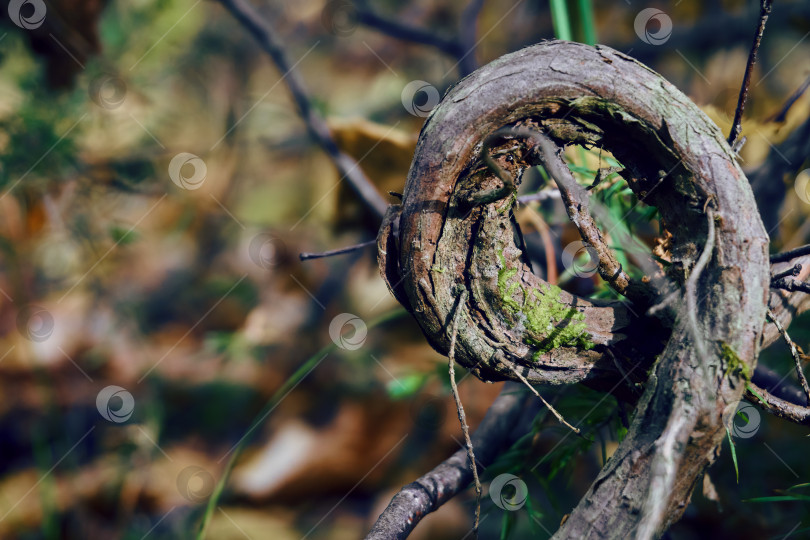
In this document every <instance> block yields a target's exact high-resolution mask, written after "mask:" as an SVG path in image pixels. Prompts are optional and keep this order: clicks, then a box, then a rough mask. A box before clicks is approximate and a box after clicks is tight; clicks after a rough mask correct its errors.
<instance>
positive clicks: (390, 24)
mask: <svg viewBox="0 0 810 540" xmlns="http://www.w3.org/2000/svg"><path fill="white" fill-rule="evenodd" d="M483 5H484V0H470V3H469V4H467V6H466V7H465V8H464V11H463V12H462V14H461V17H460V18H459V27H458V36H457V37H456V38H444V37H441V36H438V35H436V32H434V31H432V30H426V29H424V28H420V27H418V26H413V25H409V24H405V23H401V22H399V21H397V20H394V19H389V18H387V17H383V16H382V15H379V14H378V13H376V12H375V11H373V10H372V9H371V8H370V7H369V5H368V2H367V1H366V0H355V16H356V18H357V22H359V23H361V24H364V25H365V26H368V27H369V28H373V29H375V30H377V31H379V32H382V33H383V34H386V35H388V36H390V37H392V38H394V39H400V40H402V41H409V42H411V43H419V44H421V45H427V46H429V47H435V48H436V49H438V50H439V51H441V52H442V53H444V54H446V55H448V56H452V57H453V58H455V59H456V60H457V65H458V68H459V72H460V74H461V76H462V77H466V76H467V75H469V74H470V73H472V72H473V71H475V69H476V68H477V67H478V63H477V61H476V59H475V47H476V29H477V22H478V15H479V14H480V12H481V8H482V7H483Z"/></svg>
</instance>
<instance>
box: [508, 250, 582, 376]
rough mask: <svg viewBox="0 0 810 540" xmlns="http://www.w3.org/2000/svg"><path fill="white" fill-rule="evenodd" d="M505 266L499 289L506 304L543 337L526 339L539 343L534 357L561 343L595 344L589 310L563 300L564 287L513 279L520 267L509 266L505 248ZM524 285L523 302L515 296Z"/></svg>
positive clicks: (522, 289) (531, 342)
mask: <svg viewBox="0 0 810 540" xmlns="http://www.w3.org/2000/svg"><path fill="white" fill-rule="evenodd" d="M498 258H499V259H500V263H501V268H500V270H498V291H499V292H500V294H501V300H502V301H503V304H504V306H506V308H507V309H509V311H511V312H512V313H513V314H515V315H523V319H524V321H523V322H524V325H525V326H526V329H527V330H528V331H529V332H531V333H532V334H534V335H535V336H542V337H541V338H539V339H538V338H534V337H532V338H527V340H526V343H528V344H529V345H531V346H532V347H537V350H536V351H535V353H534V356H533V357H534V359H535V360H537V359H538V358H539V357H540V355H543V354H545V353H548V352H550V351H552V350H554V349H556V348H557V347H562V346H579V347H583V348H585V349H591V348H593V346H594V343H593V341H591V339H590V338H591V336H590V334H589V333H588V331H587V324H586V323H585V322H583V321H584V320H585V314H583V313H580V312H579V311H577V310H576V308H574V307H572V306H569V305H568V304H566V303H564V302H562V301H561V300H560V293H561V292H562V290H561V289H560V288H559V287H557V286H555V285H549V284H546V285H545V291H537V290H534V289H533V290H529V291H526V289H525V288H524V287H523V286H522V285H520V283H519V282H517V281H513V280H512V278H513V277H514V276H515V275H516V274H517V269H516V268H507V266H506V259H505V258H504V256H503V251H501V252H500V253H498ZM518 289H520V292H521V294H522V296H523V303H522V304H521V303H519V302H518V301H517V300H515V293H516V292H517V290H518Z"/></svg>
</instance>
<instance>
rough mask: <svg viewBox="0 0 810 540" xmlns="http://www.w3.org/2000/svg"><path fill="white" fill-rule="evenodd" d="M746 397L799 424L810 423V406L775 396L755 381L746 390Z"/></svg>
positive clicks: (769, 410)
mask: <svg viewBox="0 0 810 540" xmlns="http://www.w3.org/2000/svg"><path fill="white" fill-rule="evenodd" d="M746 397H747V398H748V399H749V400H750V401H751V402H753V403H758V404H759V405H760V406H762V407H764V408H765V409H767V411H768V412H770V413H771V414H774V415H776V416H778V417H780V418H784V419H785V420H790V421H791V422H795V423H797V424H802V425H808V424H810V407H807V406H805V405H799V404H797V403H793V402H792V401H788V400H786V399H782V398H780V397H777V396H774V395H773V394H771V393H770V392H768V391H767V390H765V389H764V388H762V387H760V386H758V385H756V384H754V383H750V384H749V388H747V390H746Z"/></svg>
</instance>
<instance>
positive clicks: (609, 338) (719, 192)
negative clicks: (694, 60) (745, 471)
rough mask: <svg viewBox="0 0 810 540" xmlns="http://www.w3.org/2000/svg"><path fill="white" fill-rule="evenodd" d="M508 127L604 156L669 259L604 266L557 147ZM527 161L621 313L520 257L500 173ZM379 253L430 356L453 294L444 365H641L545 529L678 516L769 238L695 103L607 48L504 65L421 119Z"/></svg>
mask: <svg viewBox="0 0 810 540" xmlns="http://www.w3.org/2000/svg"><path fill="white" fill-rule="evenodd" d="M503 130H506V133H504V131H503ZM510 130H511V131H512V133H509V131H510ZM521 130H529V131H531V132H535V133H541V134H543V135H542V137H543V138H546V137H547V140H548V141H551V142H553V144H556V145H557V146H559V147H560V148H562V147H564V146H565V145H567V144H578V145H583V146H586V147H598V148H601V149H604V150H605V151H608V152H610V153H612V154H613V156H615V157H616V158H617V159H618V160H619V161H620V162H621V163H622V165H623V166H624V171H623V173H622V175H623V176H624V178H625V179H626V180H627V181H628V184H629V185H630V187H631V188H632V189H633V191H634V192H635V193H636V195H637V196H638V198H639V199H641V200H643V201H645V202H646V203H648V204H651V205H654V206H656V207H657V208H658V209H659V211H660V215H661V228H662V236H663V235H664V233H666V235H667V237H668V242H667V257H668V262H669V265H668V266H667V268H666V269H665V270H663V269H662V270H661V271H660V272H658V273H657V275H649V276H646V277H645V279H643V280H640V281H639V282H638V283H636V282H633V281H632V280H630V279H629V277H628V276H627V275H626V274H625V273H624V272H623V271H622V269H621V268H616V267H615V264H613V262H611V255H612V254H611V252H610V249H609V248H608V247H607V245H605V241H604V238H603V234H602V233H601V232H600V231H599V230H598V229H596V226H595V223H594V221H593V219H592V218H591V216H590V213H589V212H588V204H587V203H588V201H587V193H584V194H583V193H582V192H579V191H577V190H576V189H571V186H568V187H566V184H565V180H564V179H562V177H564V176H565V172H566V171H562V170H559V171H556V172H555V171H554V170H553V169H554V166H556V165H558V163H556V162H555V163H552V162H554V160H555V157H554V156H555V151H554V150H553V149H551V150H550V149H549V148H547V147H546V148H543V146H544V145H545V146H547V144H546V143H542V144H538V139H537V137H530V136H523V135H521V134H520V133H519V132H520V131H521ZM496 132H499V133H501V135H498V137H496V139H497V140H494V141H493V140H492V136H493V135H492V134H494V133H496ZM488 162H489V164H488ZM492 162H495V163H497V165H498V167H493V166H492ZM538 163H545V164H546V166H547V169H548V170H549V172H550V173H551V174H552V176H554V177H555V180H557V182H558V185H559V187H560V190H561V193H563V197H564V201H565V203H566V206H567V209H568V213H569V216H570V217H571V218H572V220H573V221H574V223H575V224H576V225H577V226H578V228H579V230H580V232H581V234H582V237H583V240H584V241H586V242H588V243H589V244H590V245H592V247H593V248H594V249H595V250H596V251H597V252H598V254H599V259H600V260H599V263H600V273H601V275H602V277H603V278H605V279H606V280H607V281H608V282H609V283H611V285H612V286H614V288H615V289H616V290H618V291H620V292H622V293H623V294H625V295H626V296H627V297H628V298H629V299H630V300H632V302H633V308H634V311H631V310H630V308H628V307H626V305H624V304H621V303H609V302H596V301H593V300H588V299H585V298H580V297H577V296H574V295H571V294H568V293H567V292H565V291H561V290H559V289H558V288H556V287H553V286H551V285H550V284H548V283H546V282H544V281H543V280H541V279H540V278H538V277H537V276H536V275H534V274H533V273H532V272H531V269H530V268H529V267H528V266H527V265H526V264H525V263H524V262H523V261H524V260H525V258H524V257H522V253H521V251H520V249H518V247H517V245H516V243H515V239H514V237H513V229H512V225H511V223H510V211H511V209H512V205H513V204H514V201H515V197H513V196H509V194H508V193H506V191H505V190H507V189H508V190H509V191H511V187H510V186H509V185H508V184H509V182H508V181H506V180H504V174H508V175H509V177H508V179H509V180H512V181H513V182H514V185H515V186H517V185H519V181H520V177H521V174H522V172H523V171H524V170H525V169H526V168H528V167H531V166H533V165H536V164H538ZM499 169H500V170H499ZM482 193H485V194H487V193H489V194H491V193H496V194H497V195H498V196H497V197H496V196H490V195H486V196H485V197H483V198H482V196H481V194H482ZM503 195H507V196H505V197H503ZM707 215H709V216H713V221H712V222H711V224H710V225H707V223H708V222H707ZM596 217H597V218H598V217H599V216H598V215H597V216H596ZM712 229H713V230H712ZM710 231H711V232H712V233H713V234H712V236H711V237H709V233H710ZM378 246H379V251H380V265H381V269H382V271H383V275H384V277H385V278H386V281H387V282H388V283H389V286H390V287H391V289H392V291H393V292H394V294H395V295H396V296H397V298H398V299H399V300H400V302H402V303H403V304H404V305H405V306H406V307H407V308H408V309H409V310H410V311H411V312H412V313H413V315H414V316H415V317H416V319H417V321H418V322H419V324H420V326H421V327H422V329H423V331H424V333H425V335H426V336H427V338H428V340H429V341H430V343H431V344H432V345H433V346H434V347H435V348H436V349H437V350H439V351H441V352H443V353H445V354H446V353H447V350H448V347H449V339H450V326H449V325H448V321H449V320H450V314H451V313H452V312H453V307H454V305H455V300H456V298H457V296H458V295H459V294H460V291H462V290H465V291H466V292H467V294H466V298H467V299H468V300H467V302H466V303H465V304H464V305H463V306H459V308H460V309H463V312H462V313H461V315H460V317H459V319H458V321H459V324H458V340H457V343H456V349H455V354H456V360H457V361H458V362H459V363H460V364H462V365H464V366H466V367H467V368H469V369H471V370H472V371H473V373H475V374H476V375H477V376H478V377H479V378H481V379H483V380H496V379H511V378H514V377H515V375H514V372H513V370H514V369H518V370H520V373H521V374H522V375H523V376H524V377H525V378H526V379H528V380H529V381H532V382H537V383H554V384H560V383H572V382H579V381H585V382H587V383H589V384H591V385H594V386H607V385H611V386H612V383H613V382H614V381H616V380H617V379H619V373H618V371H617V369H616V366H615V362H614V359H613V357H612V355H613V354H615V355H616V356H618V357H619V358H621V359H622V361H623V362H626V365H629V366H630V368H629V370H628V371H630V372H636V373H639V375H641V373H642V372H647V370H648V368H649V367H650V366H652V365H653V364H654V369H653V371H652V373H651V374H650V376H649V379H648V383H647V386H646V390H645V393H644V395H643V397H642V398H641V401H640V402H639V407H638V409H637V411H638V412H637V414H636V416H635V418H634V420H633V423H632V425H631V428H630V431H629V433H628V436H627V437H626V438H625V440H624V441H623V442H622V444H621V445H620V447H619V449H618V450H617V451H616V453H615V454H614V455H613V457H612V458H611V459H610V461H609V462H608V463H607V465H606V466H605V468H604V469H603V471H602V472H601V473H600V475H599V476H598V478H597V479H596V480H595V482H594V484H593V485H592V486H591V488H590V490H589V491H588V493H587V494H586V495H585V497H584V498H583V499H582V501H581V502H580V504H579V505H578V506H577V508H576V509H575V510H574V511H573V513H572V515H571V517H570V518H569V519H568V520H567V521H566V522H565V524H564V525H563V526H562V528H561V529H560V531H559V532H558V535H557V536H558V537H560V538H563V537H565V538H569V537H570V538H583V537H609V538H628V537H631V536H633V535H638V536H639V537H642V538H649V537H652V536H653V535H655V534H656V533H657V532H659V531H661V530H662V529H663V528H664V527H666V526H667V525H668V524H669V523H671V522H672V521H674V520H675V519H677V517H679V516H680V514H681V512H682V511H683V508H685V506H686V503H687V502H688V500H689V496H690V495H691V491H692V489H693V487H694V484H695V482H696V480H697V478H698V477H699V475H700V474H701V473H702V472H703V470H704V469H705V468H706V466H707V465H709V463H710V461H711V460H712V459H713V456H715V455H716V451H717V449H718V448H719V445H720V443H721V441H722V436H723V435H724V434H725V430H724V427H723V425H722V422H721V418H722V414H723V411H724V410H725V409H727V408H728V407H730V406H734V405H736V402H737V401H738V400H739V399H740V396H741V394H742V392H743V387H744V385H743V384H742V381H741V379H740V377H742V375H741V373H750V369H752V368H753V366H754V364H755V362H756V357H757V355H758V352H759V347H760V338H761V335H762V329H763V325H764V321H765V311H766V300H767V297H768V283H769V273H768V270H769V265H768V258H767V246H768V237H767V234H766V233H765V230H764V227H763V226H762V222H761V220H760V218H759V214H758V212H757V209H756V205H755V203H754V198H753V195H752V193H751V189H750V187H749V185H748V182H747V180H746V178H745V176H744V175H743V173H742V171H741V170H740V168H739V166H738V165H737V163H736V161H735V157H734V155H733V153H732V152H731V150H730V149H729V147H728V145H727V143H726V141H725V140H724V137H723V135H722V134H721V133H720V131H719V130H718V128H717V127H716V126H715V125H714V124H713V123H712V122H711V121H710V120H709V119H708V118H707V117H706V116H705V115H704V114H703V113H702V112H701V111H700V110H699V109H698V108H697V106H696V105H694V103H692V102H691V101H690V100H689V99H688V98H687V97H686V96H684V95H683V94H682V93H681V92H679V91H678V90H677V89H676V88H675V87H673V86H672V85H671V84H669V83H668V82H667V81H666V80H664V79H663V78H662V77H661V76H660V75H658V74H656V73H655V72H653V71H652V70H650V69H649V68H647V67H645V66H643V65H642V64H640V63H638V62H637V61H635V60H633V59H632V58H629V57H627V56H625V55H623V54H621V53H618V52H616V51H613V50H611V49H608V48H606V47H596V48H594V47H588V46H585V45H580V44H575V43H569V42H559V41H552V42H546V43H542V44H539V45H536V46H533V47H529V48H526V49H523V50H521V51H517V52H515V53H512V54H509V55H506V56H504V57H501V58H499V59H498V60H496V61H494V62H492V63H491V64H489V65H487V66H484V67H483V68H481V69H479V70H478V71H476V72H474V73H473V74H471V75H470V76H468V77H467V78H465V79H463V80H462V81H461V82H459V83H458V84H457V85H456V86H454V87H453V88H452V89H451V90H450V91H449V92H448V93H447V95H446V96H445V97H444V99H443V100H442V102H441V103H440V104H439V106H438V107H437V108H436V109H435V110H434V111H433V113H432V114H431V116H430V118H429V119H428V121H427V123H426V124H425V126H424V128H423V130H422V133H421V135H420V138H419V143H418V145H417V149H416V155H415V157H414V161H413V164H412V166H411V170H410V173H409V176H408V181H407V185H406V188H405V193H404V197H403V201H402V206H401V207H396V208H393V207H392V209H391V210H389V214H388V216H387V218H386V220H385V222H384V225H383V227H382V229H381V232H380V236H379V238H378ZM614 260H615V259H614ZM698 260H700V264H698ZM644 268H648V266H647V267H644ZM693 272H694V273H693ZM690 276H691V278H690ZM687 283H688V284H689V286H688V287H686V286H685V284H687ZM664 293H665V294H666V296H667V297H669V298H670V299H671V298H673V297H674V298H676V299H677V300H678V301H675V302H670V304H669V305H671V306H672V309H671V310H670V312H669V314H668V315H666V316H663V317H662V318H661V319H657V318H653V317H650V316H647V315H643V314H644V313H646V312H647V309H646V308H647V307H649V305H651V304H653V303H655V302H657V301H658V300H659V297H660V296H662V295H663V294H664ZM687 297H688V298H687ZM682 300H689V301H688V302H687V301H682ZM687 305H692V306H694V309H693V310H692V312H691V313H687V312H686V309H685V307H684V306H687ZM665 311H666V310H664V312H665ZM634 312H635V313H638V314H639V316H636V315H634ZM607 347H610V349H611V354H606V348H607ZM698 351H705V352H704V354H699V353H698ZM729 351H731V352H729ZM656 358H657V360H656ZM730 363H734V365H736V366H740V365H742V366H747V367H746V369H742V370H740V369H729V364H730ZM637 368H642V369H637ZM621 371H626V370H621ZM628 375H630V373H628ZM645 376H646V375H645Z"/></svg>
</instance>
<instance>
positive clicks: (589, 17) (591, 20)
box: [578, 0, 596, 45]
mask: <svg viewBox="0 0 810 540" xmlns="http://www.w3.org/2000/svg"><path fill="white" fill-rule="evenodd" d="M578 3H579V17H580V20H581V21H582V33H583V37H584V39H585V43H587V44H588V45H596V22H595V17H594V13H593V4H592V3H591V0H578Z"/></svg>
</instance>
